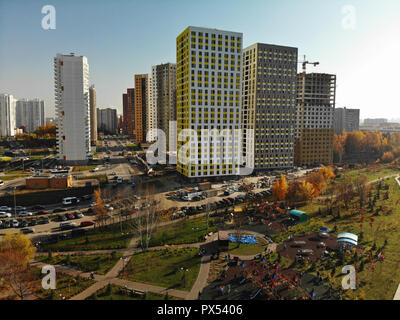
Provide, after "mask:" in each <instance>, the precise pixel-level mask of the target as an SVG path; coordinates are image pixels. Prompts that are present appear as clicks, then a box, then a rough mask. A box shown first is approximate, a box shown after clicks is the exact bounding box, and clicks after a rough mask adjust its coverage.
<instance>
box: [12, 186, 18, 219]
mask: <svg viewBox="0 0 400 320" xmlns="http://www.w3.org/2000/svg"><path fill="white" fill-rule="evenodd" d="M13 189H14V217H16V216H17V200H16V197H15V190H16V189H17V187H13Z"/></svg>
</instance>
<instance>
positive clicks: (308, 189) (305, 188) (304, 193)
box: [299, 180, 316, 201]
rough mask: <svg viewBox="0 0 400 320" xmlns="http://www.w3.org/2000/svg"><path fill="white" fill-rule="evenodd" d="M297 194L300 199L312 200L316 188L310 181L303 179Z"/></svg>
mask: <svg viewBox="0 0 400 320" xmlns="http://www.w3.org/2000/svg"><path fill="white" fill-rule="evenodd" d="M299 194H300V199H301V200H307V201H309V200H312V199H313V198H314V197H315V194H316V190H315V188H314V186H313V185H312V183H310V182H307V181H306V180H303V181H302V183H301V184H300V185H299Z"/></svg>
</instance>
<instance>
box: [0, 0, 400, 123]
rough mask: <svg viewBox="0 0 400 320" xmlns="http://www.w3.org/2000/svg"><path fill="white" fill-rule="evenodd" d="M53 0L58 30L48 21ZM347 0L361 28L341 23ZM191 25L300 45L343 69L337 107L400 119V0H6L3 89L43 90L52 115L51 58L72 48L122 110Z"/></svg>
mask: <svg viewBox="0 0 400 320" xmlns="http://www.w3.org/2000/svg"><path fill="white" fill-rule="evenodd" d="M47 4H50V5H53V6H54V7H55V8H56V30H43V29H42V28H41V20H42V17H43V16H44V15H43V14H42V13H41V8H42V6H44V5H47ZM346 5H352V6H354V8H355V13H356V16H355V17H356V20H355V25H354V26H355V28H354V29H348V28H345V27H343V19H344V17H345V14H343V13H342V9H343V7H344V6H346ZM346 21H347V20H346ZM188 25H193V26H202V27H212V28H218V29H225V30H232V31H238V32H243V35H244V46H245V47H246V46H248V45H251V44H253V43H255V42H265V43H272V44H280V45H289V46H296V47H298V48H299V55H300V56H302V55H303V54H306V55H307V58H308V59H309V60H316V61H319V62H320V63H321V65H320V67H318V68H313V67H310V68H309V71H311V70H313V71H315V72H329V73H335V74H337V79H338V88H337V107H342V106H349V107H356V108H360V109H361V117H362V118H366V117H387V118H389V119H390V118H400V112H399V107H400V105H399V104H400V103H399V99H398V92H399V84H400V81H399V78H400V77H399V74H400V39H399V35H400V1H398V0H384V1H377V0H346V1H342V0H330V1H324V0H196V1H194V0H147V1H143V0H142V1H139V0H114V1H104V0H68V1H66V0H63V1H58V0H46V1H39V0H29V1H28V0H24V1H22V0H0V92H5V93H11V94H13V95H14V96H16V97H18V98H23V97H26V98H34V97H39V98H42V99H44V100H45V101H46V104H47V111H46V113H47V114H48V115H52V114H53V112H54V111H53V109H54V98H53V97H54V93H53V90H54V85H53V57H54V56H55V55H56V54H57V53H70V52H74V53H75V54H76V55H85V56H87V58H88V61H89V65H90V81H91V83H92V84H95V86H96V89H97V100H98V106H99V107H110V106H115V107H117V108H118V109H119V111H120V112H121V105H122V93H123V92H124V91H125V89H126V88H128V87H133V76H134V74H135V73H148V72H150V70H151V66H152V65H155V64H159V63H165V62H175V60H176V57H175V39H176V36H177V35H178V34H179V33H180V32H181V31H182V30H184V29H185V28H186V27H187V26H188ZM299 70H300V68H299ZM397 115H398V116H397Z"/></svg>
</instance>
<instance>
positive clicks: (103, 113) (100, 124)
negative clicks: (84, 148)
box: [97, 108, 118, 134]
mask: <svg viewBox="0 0 400 320" xmlns="http://www.w3.org/2000/svg"><path fill="white" fill-rule="evenodd" d="M117 127H118V116H117V109H112V108H106V109H97V130H98V131H100V132H103V133H104V134H116V132H117Z"/></svg>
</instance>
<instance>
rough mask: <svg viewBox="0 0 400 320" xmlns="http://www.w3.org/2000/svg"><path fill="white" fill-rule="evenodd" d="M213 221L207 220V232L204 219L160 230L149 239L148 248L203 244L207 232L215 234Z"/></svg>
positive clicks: (196, 219) (215, 229)
mask: <svg viewBox="0 0 400 320" xmlns="http://www.w3.org/2000/svg"><path fill="white" fill-rule="evenodd" d="M212 222H213V219H211V218H210V219H209V228H208V230H207V222H206V218H205V217H203V218H195V219H189V220H184V221H181V222H179V223H176V224H173V225H170V226H167V227H163V228H160V229H159V230H158V231H156V232H155V233H154V234H153V235H152V237H151V239H150V245H149V246H150V247H157V246H163V245H166V244H168V245H177V244H188V243H197V242H203V241H204V236H205V235H206V234H207V233H209V232H216V231H217V230H218V229H217V227H216V226H214V225H213V223H212Z"/></svg>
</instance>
